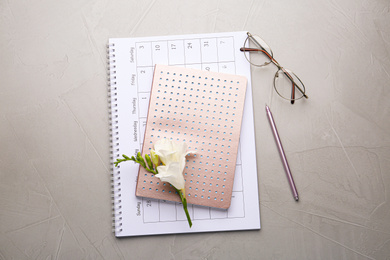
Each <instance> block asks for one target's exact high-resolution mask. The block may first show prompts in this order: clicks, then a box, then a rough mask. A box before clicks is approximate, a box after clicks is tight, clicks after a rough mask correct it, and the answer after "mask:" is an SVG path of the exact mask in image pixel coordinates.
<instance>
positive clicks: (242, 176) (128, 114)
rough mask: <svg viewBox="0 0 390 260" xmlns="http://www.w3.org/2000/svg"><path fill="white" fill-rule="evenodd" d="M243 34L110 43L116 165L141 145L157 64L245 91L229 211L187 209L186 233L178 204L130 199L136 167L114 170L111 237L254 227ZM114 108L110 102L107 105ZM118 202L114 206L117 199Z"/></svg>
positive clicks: (124, 165) (257, 217) (247, 73)
mask: <svg viewBox="0 0 390 260" xmlns="http://www.w3.org/2000/svg"><path fill="white" fill-rule="evenodd" d="M245 38H246V32H232V33H214V34H197V35H181V36H160V37H146V38H116V39H110V40H109V44H110V45H111V46H113V49H114V54H115V57H114V59H115V61H114V62H112V60H110V62H111V63H110V66H111V67H114V69H115V70H112V71H114V72H115V82H116V85H115V87H116V91H117V93H116V96H115V98H113V97H111V100H115V107H116V109H117V111H118V112H117V118H116V122H117V124H116V126H115V127H116V129H117V132H118V142H117V147H116V149H115V152H114V160H116V158H117V156H121V155H122V154H126V155H129V156H131V155H134V154H136V153H137V152H138V151H140V149H141V147H142V141H143V135H144V132H145V125H146V119H147V113H148V105H149V96H150V88H151V85H152V79H153V69H154V65H155V64H166V65H172V66H182V67H187V68H195V69H201V70H209V71H216V72H222V73H229V74H238V75H243V76H245V77H247V79H248V86H247V92H246V93H247V94H246V99H245V107H244V114H243V122H242V127H241V129H242V131H241V135H240V146H239V149H238V158H237V164H236V172H235V178H234V186H233V195H232V202H231V206H230V208H229V209H227V210H221V209H215V208H207V207H200V206H195V205H189V208H188V210H189V212H190V216H191V219H192V221H193V226H192V228H189V226H188V223H187V219H186V217H185V215H184V211H183V208H182V205H181V204H180V203H174V202H168V201H163V200H153V199H147V198H138V197H136V196H135V189H136V181H137V174H138V165H136V164H134V163H133V162H126V163H122V164H121V165H120V171H119V173H117V176H115V173H114V177H120V190H119V191H116V194H114V195H115V197H116V198H118V195H119V193H120V200H119V201H120V203H118V202H116V205H115V207H116V216H115V219H116V222H117V223H116V229H115V233H116V236H136V235H153V234H168V233H189V232H209V231H227V230H245V229H259V228H260V214H259V202H258V186H257V183H258V182H257V167H256V147H255V135H254V122H253V106H252V90H251V81H250V79H251V78H250V64H249V62H248V61H247V60H246V59H245V57H244V55H243V53H241V52H240V50H239V49H240V47H242V45H243V43H244V41H245ZM112 102H114V101H112ZM117 201H118V200H117Z"/></svg>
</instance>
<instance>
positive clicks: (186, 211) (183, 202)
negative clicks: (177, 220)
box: [175, 188, 192, 227]
mask: <svg viewBox="0 0 390 260" xmlns="http://www.w3.org/2000/svg"><path fill="white" fill-rule="evenodd" d="M175 189H176V188H175ZM176 191H177V193H179V196H180V199H181V203H182V204H183V209H184V212H185V213H186V217H187V221H188V225H189V226H190V227H192V221H191V217H190V213H188V209H187V199H186V197H185V195H184V196H183V192H182V191H181V190H178V189H176Z"/></svg>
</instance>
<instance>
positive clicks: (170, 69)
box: [136, 65, 247, 209]
mask: <svg viewBox="0 0 390 260" xmlns="http://www.w3.org/2000/svg"><path fill="white" fill-rule="evenodd" d="M246 85H247V79H246V78H245V77H244V76H239V75H233V74H225V73H219V72H210V71H202V70H196V69H190V68H182V67H177V66H167V65H156V66H155V69H154V76H153V84H152V89H151V94H150V100H149V113H148V117H147V121H146V130H145V137H144V143H143V149H142V151H143V154H150V150H151V149H153V144H154V143H155V142H156V141H157V140H159V139H163V138H166V139H170V140H173V141H176V142H185V143H186V144H187V145H188V150H189V151H195V154H193V155H190V156H187V162H186V167H185V169H184V172H183V174H184V179H185V184H186V185H185V186H186V187H185V191H186V197H187V202H188V203H190V204H195V205H201V206H208V207H216V208H222V209H227V208H229V206H230V201H231V196H232V191H233V181H234V173H235V170H236V159H237V151H238V143H239V139H240V131H241V121H242V113H243V109H244V102H245V92H246ZM136 195H137V196H142V197H147V198H154V199H163V200H171V201H180V199H179V196H178V195H177V194H176V192H175V189H174V188H173V187H172V186H171V185H169V184H167V183H165V182H161V181H159V179H158V178H156V177H154V175H153V174H152V173H148V172H147V171H146V170H145V169H144V168H142V167H141V168H140V171H139V174H138V182H137V189H136Z"/></svg>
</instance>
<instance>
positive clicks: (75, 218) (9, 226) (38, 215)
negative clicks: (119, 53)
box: [0, 0, 390, 259]
mask: <svg viewBox="0 0 390 260" xmlns="http://www.w3.org/2000/svg"><path fill="white" fill-rule="evenodd" d="M237 30H249V31H251V32H252V33H256V34H260V35H261V36H262V38H263V39H265V40H266V41H267V43H268V44H269V45H270V46H271V47H272V49H273V51H274V53H275V58H276V59H277V60H278V61H279V62H280V63H281V64H282V65H283V66H286V67H287V68H290V69H292V70H293V71H294V72H295V73H296V74H297V75H299V76H300V78H301V79H302V80H303V81H304V82H305V84H306V86H307V93H308V95H309V97H310V98H309V99H308V100H304V101H300V102H297V103H296V104H295V105H294V106H291V105H290V104H289V103H288V102H285V101H283V100H282V99H280V98H279V97H277V96H276V95H275V93H274V92H273V90H272V87H271V86H272V78H273V74H274V73H275V67H272V65H270V66H269V67H267V68H264V69H255V70H253V71H252V82H253V94H254V97H253V98H254V109H255V125H256V147H257V163H258V176H259V192H260V194H259V195H260V208H261V220H262V223H261V224H262V229H261V231H249V232H223V233H206V234H191V235H189V234H184V235H168V236H153V237H132V238H123V239H117V238H115V237H114V235H113V234H112V232H111V201H110V179H109V132H108V108H107V88H106V83H107V82H106V47H105V46H106V43H107V40H108V37H135V36H154V35H172V34H187V33H208V32H223V31H237ZM0 35H1V37H0V57H1V60H0V75H1V77H0V78H1V84H0V259H139V258H145V259H157V258H158V259H254V258H259V257H261V258H263V259H390V201H389V196H390V194H389V192H390V175H389V173H390V134H389V130H390V102H389V99H390V88H389V84H390V83H389V82H390V53H389V52H390V2H389V1H384V0H383V1H381V0H376V1H375V0H374V1H352V0H350V1H348V0H343V1H332V0H331V1H325V0H319V1H307V0H298V1H287V0H283V1H245V0H244V1H239V2H237V1H169V3H168V1H142V2H141V1H133V0H130V1H115V3H114V1H107V0H98V1H91V0H83V1H76V0H69V1H48V0H46V1H45V0H43V1H19V0H16V1H6V0H0ZM265 103H267V104H268V105H269V106H270V107H271V109H272V112H273V114H274V118H275V121H276V123H277V126H278V129H279V133H280V135H281V138H282V141H283V143H284V148H285V151H286V154H287V156H288V158H289V162H290V166H291V170H292V172H293V175H294V178H295V182H296V184H297V188H298V191H299V193H300V201H299V202H298V203H296V202H295V201H294V200H293V198H292V195H291V191H290V189H289V187H288V184H287V180H286V177H285V175H284V172H283V168H282V164H281V162H280V158H279V156H278V153H277V149H276V146H275V143H274V140H273V136H272V132H271V130H270V126H269V124H268V121H267V118H266V114H265V111H264V105H265Z"/></svg>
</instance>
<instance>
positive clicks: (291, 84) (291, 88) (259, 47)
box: [240, 32, 308, 104]
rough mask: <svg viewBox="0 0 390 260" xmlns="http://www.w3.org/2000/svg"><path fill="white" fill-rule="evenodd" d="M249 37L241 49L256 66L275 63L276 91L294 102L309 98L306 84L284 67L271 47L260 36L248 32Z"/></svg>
mask: <svg viewBox="0 0 390 260" xmlns="http://www.w3.org/2000/svg"><path fill="white" fill-rule="evenodd" d="M247 34H248V37H247V38H246V39H245V42H244V47H242V48H240V51H242V52H244V54H245V58H246V59H247V60H248V61H249V63H250V64H252V65H253V66H256V67H263V66H266V65H268V64H270V63H273V64H274V65H275V66H276V67H278V71H276V73H275V77H274V89H275V91H276V93H277V94H278V95H279V96H280V97H282V98H284V99H287V100H290V101H291V104H294V102H295V100H298V99H301V98H303V97H305V98H308V96H307V95H306V93H305V85H304V84H303V83H302V81H301V80H300V79H299V78H298V76H297V75H295V74H294V73H293V72H292V71H290V70H288V69H285V68H283V67H282V66H280V64H279V63H278V62H277V61H276V60H275V59H274V57H273V56H274V54H273V52H272V50H271V48H270V47H269V46H268V44H267V43H265V41H263V40H262V39H261V38H260V37H259V36H257V35H252V34H250V33H249V32H247Z"/></svg>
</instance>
